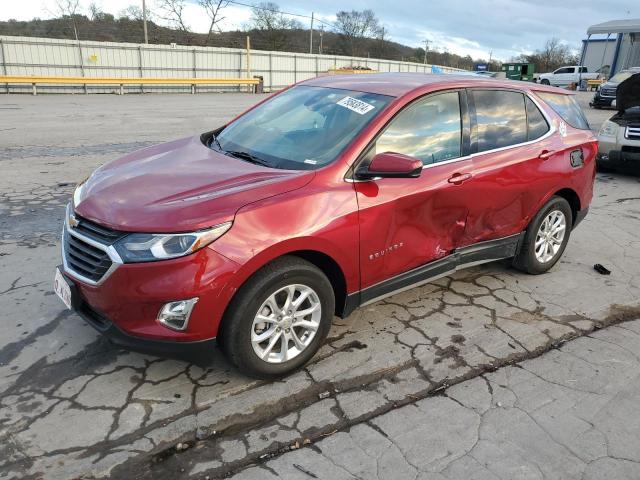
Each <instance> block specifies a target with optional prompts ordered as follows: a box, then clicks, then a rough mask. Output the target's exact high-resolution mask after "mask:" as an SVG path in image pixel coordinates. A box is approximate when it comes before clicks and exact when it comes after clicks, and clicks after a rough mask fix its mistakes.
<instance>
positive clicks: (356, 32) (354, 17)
mask: <svg viewBox="0 0 640 480" xmlns="http://www.w3.org/2000/svg"><path fill="white" fill-rule="evenodd" d="M380 28H381V27H380V22H379V21H378V19H377V18H376V14H375V13H374V12H373V10H362V11H358V10H351V11H350V12H347V11H344V10H341V11H339V12H338V13H337V14H336V29H337V30H338V33H339V34H340V35H341V36H342V38H343V39H344V40H345V41H346V43H347V45H348V49H349V52H348V53H349V54H350V55H356V54H357V53H358V48H359V46H360V43H361V40H362V39H363V38H367V37H375V36H377V35H379V34H380Z"/></svg>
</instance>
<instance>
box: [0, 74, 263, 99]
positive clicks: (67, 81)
mask: <svg viewBox="0 0 640 480" xmlns="http://www.w3.org/2000/svg"><path fill="white" fill-rule="evenodd" d="M0 83H7V84H30V85H33V93H34V95H35V93H36V89H35V86H36V85H38V84H49V85H119V86H120V93H123V91H122V86H123V85H191V86H192V91H193V86H194V85H259V84H260V79H258V78H153V77H149V78H124V77H37V76H6V75H5V76H3V75H0Z"/></svg>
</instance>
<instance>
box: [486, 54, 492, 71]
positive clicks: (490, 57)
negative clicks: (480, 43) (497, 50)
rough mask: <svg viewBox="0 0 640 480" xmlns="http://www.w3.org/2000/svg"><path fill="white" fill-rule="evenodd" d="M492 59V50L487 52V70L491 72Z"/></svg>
mask: <svg viewBox="0 0 640 480" xmlns="http://www.w3.org/2000/svg"><path fill="white" fill-rule="evenodd" d="M492 58H493V50H491V51H490V52H489V65H487V70H489V71H491V59H492Z"/></svg>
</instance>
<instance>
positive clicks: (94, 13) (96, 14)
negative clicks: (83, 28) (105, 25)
mask: <svg viewBox="0 0 640 480" xmlns="http://www.w3.org/2000/svg"><path fill="white" fill-rule="evenodd" d="M89 15H90V16H91V20H92V21H94V22H95V21H96V20H102V19H103V18H104V11H103V10H102V8H101V7H100V5H98V4H97V3H96V2H91V3H90V4H89Z"/></svg>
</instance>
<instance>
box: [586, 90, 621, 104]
mask: <svg viewBox="0 0 640 480" xmlns="http://www.w3.org/2000/svg"><path fill="white" fill-rule="evenodd" d="M614 100H615V97H601V96H600V94H599V92H596V94H595V95H594V96H593V100H591V102H590V103H589V105H590V106H592V107H610V106H611V104H612V103H613V101H614Z"/></svg>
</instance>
